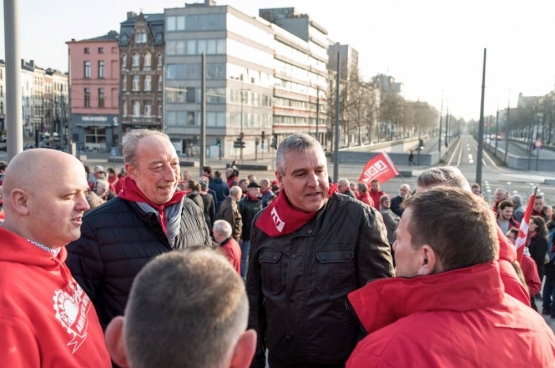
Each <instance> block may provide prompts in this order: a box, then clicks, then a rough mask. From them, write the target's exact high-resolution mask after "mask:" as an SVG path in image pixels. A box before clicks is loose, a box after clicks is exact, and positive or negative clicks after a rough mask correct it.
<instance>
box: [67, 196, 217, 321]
mask: <svg viewBox="0 0 555 368" xmlns="http://www.w3.org/2000/svg"><path fill="white" fill-rule="evenodd" d="M198 245H205V246H211V245H212V241H211V239H210V234H209V232H208V227H207V226H206V223H205V221H204V216H203V214H202V212H201V210H200V209H199V208H198V206H197V205H196V204H194V203H193V202H192V201H191V200H189V199H188V198H183V209H182V211H181V225H180V231H179V234H178V236H177V238H176V240H175V242H174V245H173V247H171V246H170V243H169V241H168V238H167V236H166V234H165V233H164V231H163V229H162V226H161V225H160V221H159V219H158V216H157V215H156V214H154V213H145V212H143V211H142V210H141V209H140V208H139V206H138V205H137V204H136V203H135V202H131V201H126V200H123V199H121V198H120V197H116V198H114V199H112V200H111V201H108V202H106V203H105V204H103V205H102V206H100V207H97V208H95V209H94V210H92V211H90V212H88V213H87V214H86V215H85V217H83V224H82V225H81V237H80V238H79V239H77V240H76V241H74V242H72V243H70V244H69V245H68V246H67V250H68V258H67V260H66V264H67V266H68V267H69V269H70V270H71V273H72V275H73V277H74V278H75V280H77V282H78V283H79V285H81V287H82V288H83V290H84V291H85V292H86V293H87V294H88V296H89V297H90V298H91V300H92V302H93V304H94V307H95V308H96V312H97V313H98V318H99V319H100V323H101V325H102V327H103V328H106V325H107V324H108V323H109V322H110V321H111V320H112V318H114V317H115V316H121V315H123V311H124V309H125V304H126V303H127V298H128V297H129V292H130V290H131V283H132V282H133V279H134V278H135V276H136V275H137V273H138V272H139V271H140V270H141V269H142V268H143V266H144V265H145V264H147V262H148V261H150V260H151V259H152V258H154V257H156V256H157V255H159V254H162V253H166V252H169V251H172V250H181V249H185V248H188V247H191V246H198Z"/></svg>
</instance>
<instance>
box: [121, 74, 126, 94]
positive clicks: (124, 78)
mask: <svg viewBox="0 0 555 368" xmlns="http://www.w3.org/2000/svg"><path fill="white" fill-rule="evenodd" d="M121 90H122V91H124V92H125V91H127V75H124V76H123V77H122V79H121Z"/></svg>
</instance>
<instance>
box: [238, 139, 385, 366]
mask: <svg viewBox="0 0 555 368" xmlns="http://www.w3.org/2000/svg"><path fill="white" fill-rule="evenodd" d="M276 178H277V180H278V181H279V182H280V184H281V188H282V191H281V192H280V194H279V196H278V197H277V199H276V200H275V201H274V202H272V204H271V205H269V206H268V207H267V208H265V209H264V210H262V211H261V212H259V213H258V214H257V215H256V216H255V218H254V221H253V224H252V227H251V252H250V263H249V272H248V274H247V284H246V286H247V294H248V296H249V304H250V312H249V313H250V316H249V328H253V329H255V330H256V331H257V333H258V344H257V351H256V355H255V358H254V360H253V364H252V367H255V368H258V367H260V368H262V367H265V365H266V357H265V351H266V349H268V350H269V353H268V363H269V365H270V367H272V368H276V367H277V368H281V367H328V368H330V367H334V368H335V367H344V366H345V362H346V361H347V359H348V358H349V355H350V353H351V351H352V350H353V349H354V347H355V345H356V343H357V341H358V338H360V337H361V335H360V333H361V326H360V324H359V322H358V320H357V318H356V317H355V316H354V315H353V314H352V312H351V311H350V309H351V307H350V305H349V302H348V301H347V294H348V293H349V292H351V291H353V290H355V289H358V288H360V287H361V286H364V285H365V284H366V283H367V282H368V281H371V280H374V279H379V278H384V277H391V276H393V275H394V270H393V261H392V258H391V252H390V247H389V244H388V242H387V231H386V228H385V226H384V223H383V220H382V217H381V215H379V214H377V211H376V210H375V209H373V208H371V207H370V206H368V205H366V204H364V203H362V202H360V201H357V200H355V199H352V198H349V197H347V196H344V195H339V194H336V193H334V191H333V190H330V187H329V183H328V172H327V165H326V156H325V155H324V151H323V150H322V147H321V146H320V143H318V141H317V140H316V139H314V138H313V137H311V136H309V135H307V134H302V133H301V134H293V135H292V136H289V137H288V138H286V139H284V140H283V141H282V142H281V144H280V146H279V148H278V152H277V171H276Z"/></svg>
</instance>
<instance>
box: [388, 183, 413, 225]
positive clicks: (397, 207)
mask: <svg viewBox="0 0 555 368" xmlns="http://www.w3.org/2000/svg"><path fill="white" fill-rule="evenodd" d="M409 195H410V186H409V185H408V184H403V185H401V187H400V188H399V195H398V196H397V197H393V198H392V199H391V211H393V213H394V214H396V215H397V216H399V217H401V216H402V215H403V208H402V207H401V204H402V203H403V201H404V200H405V199H407V198H408V197H409Z"/></svg>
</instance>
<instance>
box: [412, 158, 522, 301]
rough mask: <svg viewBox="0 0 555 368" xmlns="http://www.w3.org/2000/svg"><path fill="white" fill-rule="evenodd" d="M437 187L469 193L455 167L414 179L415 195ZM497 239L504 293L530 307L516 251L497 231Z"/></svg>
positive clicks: (433, 168) (433, 169) (467, 185)
mask: <svg viewBox="0 0 555 368" xmlns="http://www.w3.org/2000/svg"><path fill="white" fill-rule="evenodd" d="M437 186H444V187H451V188H461V189H463V190H466V191H467V192H471V189H470V184H469V183H468V180H466V178H465V177H464V175H463V174H462V173H461V171H460V170H459V169H458V168H456V167H455V166H436V167H431V168H429V169H426V170H424V171H423V172H422V173H420V175H418V177H417V178H416V193H420V192H424V191H426V190H429V189H432V188H434V187H437ZM498 239H499V259H498V263H499V267H500V272H501V280H502V281H503V285H504V286H505V292H506V293H507V294H509V295H511V296H512V297H514V298H516V299H518V300H520V301H521V302H522V303H524V304H526V305H530V295H529V294H528V290H527V289H526V288H525V286H524V285H523V284H522V282H521V281H520V279H519V277H518V275H517V273H516V270H515V267H517V268H520V265H519V264H518V262H517V260H516V249H515V247H514V246H513V245H512V244H510V242H509V241H508V240H507V238H506V237H505V235H504V234H503V233H502V232H501V229H499V231H498Z"/></svg>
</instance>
